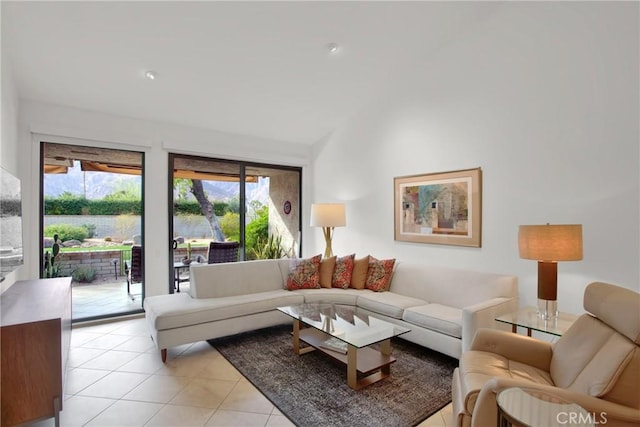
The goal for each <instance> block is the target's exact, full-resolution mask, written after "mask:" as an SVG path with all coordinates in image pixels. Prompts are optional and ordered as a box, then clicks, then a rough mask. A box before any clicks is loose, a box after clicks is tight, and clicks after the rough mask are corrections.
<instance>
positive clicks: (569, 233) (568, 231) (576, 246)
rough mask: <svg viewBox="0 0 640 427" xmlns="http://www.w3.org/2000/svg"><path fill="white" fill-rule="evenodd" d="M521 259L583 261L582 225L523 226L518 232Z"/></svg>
mask: <svg viewBox="0 0 640 427" xmlns="http://www.w3.org/2000/svg"><path fill="white" fill-rule="evenodd" d="M518 247H519V249H520V258H524V259H535V260H538V261H578V260H581V259H582V225H580V224H562V225H549V224H547V225H521V226H520V228H519V230H518Z"/></svg>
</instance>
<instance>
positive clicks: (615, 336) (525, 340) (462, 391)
mask: <svg viewBox="0 0 640 427" xmlns="http://www.w3.org/2000/svg"><path fill="white" fill-rule="evenodd" d="M584 308H585V310H586V311H587V312H589V313H591V314H583V315H582V316H581V317H579V318H578V320H577V321H576V322H575V323H574V324H573V325H572V326H571V328H569V330H568V331H567V332H566V333H565V334H564V335H563V336H562V337H561V338H560V339H558V341H557V342H556V343H554V344H551V343H548V342H546V341H540V340H537V339H534V338H530V337H526V336H523V335H516V334H512V333H508V332H504V331H497V330H492V329H481V330H479V331H478V333H477V334H476V336H475V338H474V340H473V342H472V344H471V349H470V350H469V351H467V352H465V353H463V354H462V356H461V357H460V366H459V367H458V368H457V369H456V370H455V371H454V373H453V390H452V394H453V415H454V418H455V422H456V425H457V426H474V427H475V426H478V427H489V426H495V425H496V424H497V406H496V395H497V393H498V392H499V391H500V390H503V389H505V388H508V387H525V388H527V389H534V390H535V389H538V390H541V391H544V392H545V393H546V394H551V395H554V396H557V397H558V398H559V399H561V400H564V401H566V402H573V403H577V404H578V405H580V406H582V407H583V408H584V409H586V410H587V411H588V412H589V413H590V414H591V416H593V418H592V421H594V422H600V423H601V424H603V425H606V426H632V425H633V426H638V425H640V294H638V293H636V292H633V291H631V290H629V289H625V288H621V287H618V286H614V285H609V284H606V283H591V284H590V285H589V286H587V288H586V289H585V293H584ZM604 421H606V424H605V423H604Z"/></svg>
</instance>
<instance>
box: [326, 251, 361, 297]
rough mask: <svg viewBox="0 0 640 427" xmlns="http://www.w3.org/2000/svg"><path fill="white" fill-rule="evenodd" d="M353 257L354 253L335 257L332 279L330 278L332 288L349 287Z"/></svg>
mask: <svg viewBox="0 0 640 427" xmlns="http://www.w3.org/2000/svg"><path fill="white" fill-rule="evenodd" d="M355 257H356V254H351V255H347V256H343V257H340V258H338V259H336V268H335V270H333V279H332V280H331V287H332V288H342V289H347V288H348V287H349V284H350V283H351V273H352V272H353V259H354V258H355Z"/></svg>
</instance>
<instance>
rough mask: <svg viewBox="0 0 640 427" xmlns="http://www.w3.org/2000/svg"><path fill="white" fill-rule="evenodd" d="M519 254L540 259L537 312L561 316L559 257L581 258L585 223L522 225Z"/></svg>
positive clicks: (563, 258) (576, 259) (574, 259)
mask: <svg viewBox="0 0 640 427" xmlns="http://www.w3.org/2000/svg"><path fill="white" fill-rule="evenodd" d="M518 248H519V250H520V258H523V259H534V260H537V261H538V315H539V316H540V317H542V318H543V319H545V320H551V319H555V318H556V317H557V316H558V301H557V300H558V261H579V260H581V259H582V225H580V224H563V225H550V224H547V225H521V226H520V228H519V230H518Z"/></svg>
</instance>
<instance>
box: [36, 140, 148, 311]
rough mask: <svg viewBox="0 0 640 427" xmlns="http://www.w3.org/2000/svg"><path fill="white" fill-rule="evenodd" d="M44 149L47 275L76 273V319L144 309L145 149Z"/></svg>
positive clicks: (55, 146) (43, 266)
mask: <svg viewBox="0 0 640 427" xmlns="http://www.w3.org/2000/svg"><path fill="white" fill-rule="evenodd" d="M40 148H41V156H40V159H41V199H40V200H41V227H40V230H41V233H40V235H41V239H40V242H41V250H40V254H41V255H40V256H41V259H40V266H41V269H40V277H42V278H49V277H62V276H70V277H72V304H73V320H74V321H78V320H90V319H97V318H102V317H109V316H116V315H123V314H129V313H136V312H140V311H142V300H143V298H144V263H143V259H144V257H143V249H144V239H143V229H144V228H143V220H144V198H143V191H142V188H143V180H144V168H143V165H144V153H141V152H134V151H125V150H114V149H107V148H99V147H90V146H81V145H69V144H58V143H51V142H41V147H40Z"/></svg>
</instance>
